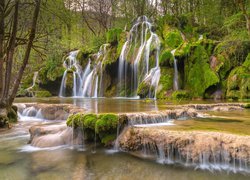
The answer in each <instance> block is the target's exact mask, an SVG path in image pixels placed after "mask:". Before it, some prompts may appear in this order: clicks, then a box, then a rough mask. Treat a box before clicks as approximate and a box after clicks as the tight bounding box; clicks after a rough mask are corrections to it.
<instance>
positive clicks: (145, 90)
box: [137, 81, 150, 98]
mask: <svg viewBox="0 0 250 180" xmlns="http://www.w3.org/2000/svg"><path fill="white" fill-rule="evenodd" d="M149 92H150V84H149V83H147V82H144V81H143V82H141V83H140V84H139V87H138V89H137V94H138V96H140V98H146V97H147V96H148V94H149Z"/></svg>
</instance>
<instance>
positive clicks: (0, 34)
mask: <svg viewBox="0 0 250 180" xmlns="http://www.w3.org/2000/svg"><path fill="white" fill-rule="evenodd" d="M4 8H5V3H4V0H1V1H0V101H1V98H2V93H3V61H4V52H3V48H4ZM0 103H1V102H0Z"/></svg>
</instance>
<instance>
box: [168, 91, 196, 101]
mask: <svg viewBox="0 0 250 180" xmlns="http://www.w3.org/2000/svg"><path fill="white" fill-rule="evenodd" d="M190 98H191V95H190V93H189V92H188V91H185V90H179V91H174V92H173V93H172V99H174V100H184V99H190Z"/></svg>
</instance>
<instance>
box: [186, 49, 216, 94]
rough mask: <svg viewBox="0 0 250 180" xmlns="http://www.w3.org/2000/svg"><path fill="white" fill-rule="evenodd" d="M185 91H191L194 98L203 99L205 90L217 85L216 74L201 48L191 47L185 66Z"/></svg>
mask: <svg viewBox="0 0 250 180" xmlns="http://www.w3.org/2000/svg"><path fill="white" fill-rule="evenodd" d="M185 72H187V73H186V82H185V83H186V89H189V90H192V95H193V96H194V97H203V96H204V93H205V91H206V89H208V88H209V87H210V86H213V85H216V84H217V83H219V81H220V80H219V78H218V76H217V74H216V73H215V72H214V71H213V70H212V69H211V68H210V65H209V57H208V54H207V52H206V50H205V49H204V47H203V46H201V45H197V46H194V47H193V53H191V54H190V57H189V63H186V64H185Z"/></svg>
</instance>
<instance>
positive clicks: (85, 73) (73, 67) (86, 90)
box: [59, 44, 108, 97]
mask: <svg viewBox="0 0 250 180" xmlns="http://www.w3.org/2000/svg"><path fill="white" fill-rule="evenodd" d="M107 46H108V44H103V45H102V46H101V47H100V49H99V51H98V53H97V54H95V64H94V63H93V62H92V61H91V60H90V59H89V62H88V63H87V65H86V66H85V67H84V68H83V67H82V66H81V65H80V64H79V62H78V60H77V54H78V52H79V51H72V52H70V53H69V55H68V56H67V57H66V58H65V60H64V63H63V65H64V67H65V71H64V74H63V78H62V82H61V87H60V92H59V97H67V96H70V97H102V96H103V95H102V93H103V92H102V73H103V68H102V66H103V64H102V61H103V60H104V59H105V57H106V47H107ZM70 76H71V78H72V80H71V81H72V82H71V81H70ZM67 81H69V82H67ZM72 83H73V84H72ZM67 86H69V87H71V86H72V88H67Z"/></svg>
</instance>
